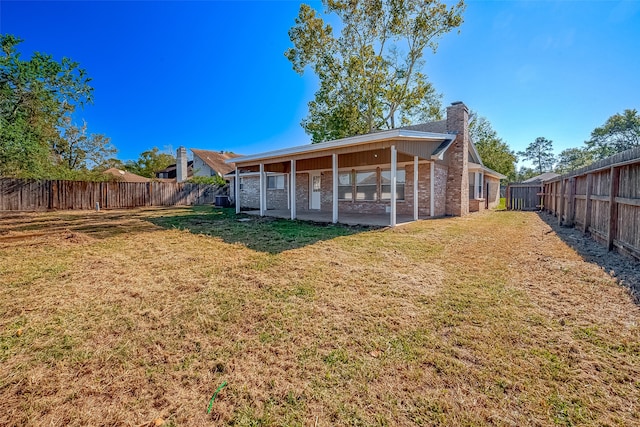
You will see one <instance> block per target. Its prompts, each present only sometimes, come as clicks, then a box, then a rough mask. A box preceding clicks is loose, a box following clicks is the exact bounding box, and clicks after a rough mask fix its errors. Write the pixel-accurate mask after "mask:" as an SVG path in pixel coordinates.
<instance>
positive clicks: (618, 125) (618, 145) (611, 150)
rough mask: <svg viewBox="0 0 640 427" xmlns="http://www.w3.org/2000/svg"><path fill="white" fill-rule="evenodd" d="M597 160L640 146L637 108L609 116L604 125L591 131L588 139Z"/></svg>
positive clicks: (639, 123)
mask: <svg viewBox="0 0 640 427" xmlns="http://www.w3.org/2000/svg"><path fill="white" fill-rule="evenodd" d="M585 144H587V147H588V148H589V150H591V151H593V153H594V156H595V158H596V160H598V159H604V158H605V157H609V156H612V155H614V154H616V153H619V152H621V151H625V150H629V149H631V148H634V147H638V146H640V115H638V111H637V110H635V109H634V110H624V112H623V113H622V114H614V115H613V116H611V117H609V118H608V119H607V121H606V122H605V124H604V125H602V126H600V127H597V128H595V129H594V130H593V132H591V139H590V140H588V141H586V142H585Z"/></svg>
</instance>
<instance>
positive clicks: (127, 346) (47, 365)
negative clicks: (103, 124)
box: [0, 209, 640, 426]
mask: <svg viewBox="0 0 640 427" xmlns="http://www.w3.org/2000/svg"><path fill="white" fill-rule="evenodd" d="M167 218H169V219H170V220H171V221H167ZM181 218H183V219H182V220H181ZM181 221H182V222H181ZM224 221H227V222H229V221H231V222H234V220H233V216H232V215H231V216H229V217H227V218H225V219H222V220H221V219H220V218H218V217H216V216H215V214H214V212H213V211H211V210H207V209H200V210H196V211H195V212H194V211H192V210H189V209H168V210H161V209H154V210H148V211H129V212H100V213H95V212H90V213H68V212H65V213H47V214H24V215H10V216H5V217H0V301H1V304H0V425H29V426H39V425H130V426H138V425H153V424H154V421H155V420H156V419H158V418H161V419H162V420H163V422H164V425H167V426H168V425H176V426H177V425H180V426H187V425H188V426H192V425H227V424H228V425H240V426H245V425H246V426H280V425H306V426H312V425H318V426H333V425H389V426H410V425H434V424H443V425H486V424H494V425H553V424H561V425H629V426H631V425H638V424H639V423H640V417H639V415H638V414H639V413H640V407H639V404H638V402H639V401H640V325H639V320H640V310H639V309H638V306H636V305H635V304H634V303H633V301H632V299H631V298H630V296H629V295H628V293H627V292H626V291H625V290H624V289H623V288H622V287H620V286H619V285H617V284H616V283H615V280H614V279H612V278H611V277H610V276H609V275H608V274H606V273H605V272H604V271H602V270H601V269H600V268H599V267H598V266H597V265H595V264H590V263H587V262H584V261H583V259H582V258H580V257H579V256H578V255H577V254H576V253H575V252H574V251H573V250H571V249H570V248H569V247H568V246H567V245H566V244H565V243H563V242H562V241H561V240H560V239H559V238H558V237H557V236H556V235H555V234H554V233H552V232H551V233H550V232H549V231H550V228H549V227H548V226H547V225H546V224H545V223H544V222H542V221H541V220H540V218H539V217H538V216H537V215H535V214H531V213H518V212H515V213H514V212H496V213H487V214H482V215H471V216H469V217H466V218H450V219H440V220H434V221H422V222H418V223H414V224H410V225H406V226H403V227H398V228H397V229H393V230H391V229H385V230H368V231H364V230H353V229H341V228H333V227H328V228H326V230H325V231H323V233H325V234H324V235H325V238H321V236H320V235H319V234H318V229H317V228H314V229H313V230H310V229H309V228H307V226H303V225H296V224H294V225H293V226H292V225H290V223H288V224H286V225H285V226H284V227H285V228H283V230H284V229H286V235H287V237H286V239H282V240H281V243H278V244H281V245H285V246H278V247H277V250H256V248H255V246H254V247H253V249H251V247H252V246H251V245H250V244H249V245H247V244H243V243H242V242H243V241H244V242H247V240H248V239H251V236H248V237H247V236H246V235H244V237H243V235H241V234H242V233H245V232H248V230H250V228H246V229H236V228H234V227H235V225H233V226H231V225H228V224H227V225H228V226H225V223H224ZM155 224H165V225H167V226H168V224H171V225H172V226H176V227H177V228H169V229H167V228H162V227H160V226H158V225H155ZM243 224H244V223H243ZM278 224H281V223H280V222H274V223H273V224H269V223H267V224H263V223H259V222H255V223H249V224H248V226H249V227H254V228H257V227H263V228H259V229H260V230H263V231H261V233H262V234H264V233H266V231H264V230H267V228H268V227H278V226H282V225H278ZM225 227H226V228H225ZM243 227H244V225H243ZM264 227H267V228H264ZM286 227H288V228H286ZM291 227H298V228H297V230H298V231H297V234H296V229H293V230H292V229H291ZM181 228H188V229H189V230H191V231H187V230H185V229H181ZM216 230H226V231H224V232H223V231H220V232H217V231H216ZM234 230H236V231H235V232H237V233H239V234H238V235H237V236H232V235H231V233H232V232H234ZM196 232H197V233H208V234H209V235H200V234H195V233H196ZM283 233H284V232H283ZM309 233H311V234H312V236H311V237H309ZM341 234H344V235H341ZM336 235H337V236H338V237H334V236H336ZM291 236H294V237H291ZM271 239H274V238H271ZM305 239H307V240H305ZM300 242H306V243H304V244H300ZM273 244H274V245H275V244H276V243H275V242H274V243H273ZM286 245H288V246H286ZM274 247H275V246H274ZM223 381H227V382H228V386H227V387H226V388H224V389H223V390H222V392H221V393H220V394H219V395H218V397H217V398H216V400H215V402H214V404H213V410H212V413H211V414H207V413H206V409H207V404H208V402H209V399H210V397H211V395H212V393H213V391H214V390H215V389H216V388H217V387H218V386H219V385H220V384H221V383H222V382H223Z"/></svg>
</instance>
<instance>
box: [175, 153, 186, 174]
mask: <svg viewBox="0 0 640 427" xmlns="http://www.w3.org/2000/svg"><path fill="white" fill-rule="evenodd" d="M186 180H187V149H186V148H184V147H178V152H177V154H176V181H178V182H184V181H186Z"/></svg>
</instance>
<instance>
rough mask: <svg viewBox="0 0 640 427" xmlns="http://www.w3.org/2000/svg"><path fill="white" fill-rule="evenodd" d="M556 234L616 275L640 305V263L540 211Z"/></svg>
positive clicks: (539, 213)
mask: <svg viewBox="0 0 640 427" xmlns="http://www.w3.org/2000/svg"><path fill="white" fill-rule="evenodd" d="M538 216H540V218H541V219H542V220H543V221H544V222H546V223H547V224H548V225H549V226H550V227H551V229H552V230H553V231H554V232H555V233H556V235H557V236H558V237H559V238H560V239H561V240H562V241H564V242H565V243H566V244H567V245H569V246H570V247H571V248H573V250H575V251H576V252H577V253H578V255H580V256H581V257H582V258H583V259H584V260H585V261H587V262H590V263H593V264H597V265H598V266H600V268H602V269H603V270H604V271H605V272H606V273H608V274H609V275H611V276H612V277H615V278H616V279H617V280H618V282H619V283H621V284H622V285H623V286H625V287H626V288H627V289H629V291H630V292H631V295H632V296H633V299H634V300H635V302H636V304H638V305H640V263H639V262H637V261H635V260H634V259H632V258H628V257H625V256H622V255H620V254H619V253H617V252H609V251H608V250H607V248H606V247H605V246H604V245H601V244H599V243H597V242H596V241H594V240H593V239H592V238H590V237H589V235H587V234H583V233H582V232H581V231H579V230H577V229H576V228H573V227H563V226H560V225H558V218H557V217H555V216H553V215H550V214H548V213H546V212H538Z"/></svg>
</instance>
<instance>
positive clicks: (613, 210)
mask: <svg viewBox="0 0 640 427" xmlns="http://www.w3.org/2000/svg"><path fill="white" fill-rule="evenodd" d="M619 182H620V168H616V167H614V166H612V167H611V174H610V179H609V230H608V232H607V249H609V250H612V249H613V241H614V240H615V238H616V236H617V234H618V203H617V202H616V197H617V195H618V187H619Z"/></svg>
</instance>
